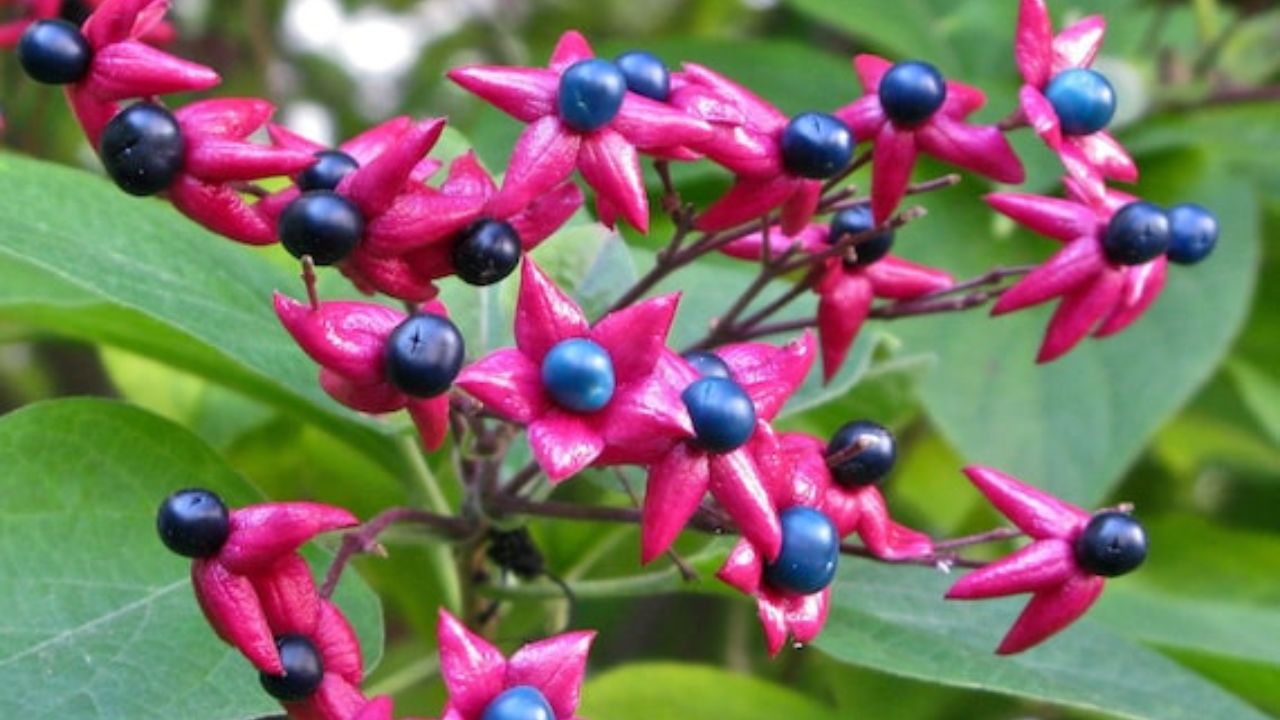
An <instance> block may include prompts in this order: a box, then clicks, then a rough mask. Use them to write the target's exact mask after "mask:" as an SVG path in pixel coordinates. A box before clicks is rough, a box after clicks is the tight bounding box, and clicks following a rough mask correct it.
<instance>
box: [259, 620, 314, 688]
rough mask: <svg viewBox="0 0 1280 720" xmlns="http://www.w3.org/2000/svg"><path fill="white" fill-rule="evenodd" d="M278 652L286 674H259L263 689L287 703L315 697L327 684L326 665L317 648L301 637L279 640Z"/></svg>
mask: <svg viewBox="0 0 1280 720" xmlns="http://www.w3.org/2000/svg"><path fill="white" fill-rule="evenodd" d="M276 649H277V650H279V651H280V664H281V665H283V666H284V674H283V675H268V674H266V673H258V681H259V682H261V683H262V689H263V690H266V691H267V694H268V695H270V696H271V697H273V698H275V699H277V700H282V701H284V702H298V701H300V700H306V699H307V698H309V697H311V696H312V695H313V694H315V691H316V690H318V689H319V688H320V683H321V681H323V680H324V661H323V660H321V659H320V652H319V651H318V650H316V646H315V645H313V644H312V643H311V641H310V640H308V639H307V638H305V637H303V636H301V635H282V636H280V637H278V638H276Z"/></svg>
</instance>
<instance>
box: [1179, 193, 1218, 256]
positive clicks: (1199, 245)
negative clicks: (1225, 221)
mask: <svg viewBox="0 0 1280 720" xmlns="http://www.w3.org/2000/svg"><path fill="white" fill-rule="evenodd" d="M1168 215H1169V250H1168V253H1167V254H1168V257H1169V260H1171V261H1173V262H1176V263H1178V264H1180V265H1195V264H1196V263H1198V262H1200V261H1201V260H1204V259H1205V258H1207V257H1209V254H1210V253H1212V252H1213V248H1214V247H1216V246H1217V244H1218V216H1217V215H1214V214H1213V213H1212V212H1211V211H1209V210H1208V209H1206V208H1204V207H1201V206H1199V205H1196V204H1194V203H1183V204H1181V205H1174V206H1173V207H1171V208H1169V212H1168Z"/></svg>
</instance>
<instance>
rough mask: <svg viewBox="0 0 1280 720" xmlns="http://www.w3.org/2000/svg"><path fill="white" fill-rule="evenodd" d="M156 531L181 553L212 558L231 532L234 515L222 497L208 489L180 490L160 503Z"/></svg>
mask: <svg viewBox="0 0 1280 720" xmlns="http://www.w3.org/2000/svg"><path fill="white" fill-rule="evenodd" d="M156 532H158V533H160V540H161V542H163V543H164V544H165V547H167V548H169V549H170V550H172V551H173V552H175V553H177V554H179V555H182V556H184V557H189V558H203V557H212V556H214V555H216V554H217V553H218V551H219V550H221V549H222V544H223V543H225V542H226V541H227V536H228V535H230V534H231V515H230V514H229V513H228V512H227V506H226V505H225V504H223V502H222V498H220V497H218V496H217V495H215V494H213V493H211V492H209V491H208V490H198V489H193V490H179V491H178V492H176V493H174V494H172V495H170V496H169V497H167V498H165V499H164V502H162V503H160V510H159V511H158V512H157V513H156Z"/></svg>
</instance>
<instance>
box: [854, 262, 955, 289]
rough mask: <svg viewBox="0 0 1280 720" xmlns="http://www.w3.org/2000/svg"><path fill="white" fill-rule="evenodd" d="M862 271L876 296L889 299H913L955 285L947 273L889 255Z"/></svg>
mask: <svg viewBox="0 0 1280 720" xmlns="http://www.w3.org/2000/svg"><path fill="white" fill-rule="evenodd" d="M864 273H865V274H866V277H867V279H868V280H870V281H871V287H872V288H873V289H874V290H875V294H876V297H881V298H888V299H890V300H914V299H916V298H918V297H921V296H923V295H928V294H930V293H935V292H941V291H942V290H946V289H947V288H949V287H951V286H952V285H954V284H955V280H954V279H953V278H952V277H951V275H950V273H946V272H943V271H942V270H935V269H934V268H931V267H926V266H924V265H919V264H917V263H913V262H911V261H909V260H903V259H902V258H897V257H894V256H892V255H888V256H886V257H883V258H881V259H880V260H878V261H876V262H874V263H872V264H870V265H868V266H867V267H866V269H865V270H864Z"/></svg>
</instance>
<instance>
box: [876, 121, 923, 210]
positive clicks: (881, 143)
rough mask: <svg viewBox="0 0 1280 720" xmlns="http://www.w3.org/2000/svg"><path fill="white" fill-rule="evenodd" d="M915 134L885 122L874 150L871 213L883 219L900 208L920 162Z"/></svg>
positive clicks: (877, 137)
mask: <svg viewBox="0 0 1280 720" xmlns="http://www.w3.org/2000/svg"><path fill="white" fill-rule="evenodd" d="M916 153H917V150H916V138H915V134H914V133H911V132H906V131H902V130H899V129H898V128H896V127H895V126H894V124H893V123H885V125H884V127H882V128H880V134H879V135H877V136H876V139H875V147H874V148H873V149H872V151H871V214H872V216H873V217H874V218H875V221H876V223H877V224H880V223H883V222H885V221H886V220H888V219H889V217H890V216H892V215H893V212H894V211H895V210H897V209H898V203H900V202H902V198H903V197H904V196H906V194H907V186H908V185H910V184H911V171H912V169H914V168H915V166H916Z"/></svg>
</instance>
